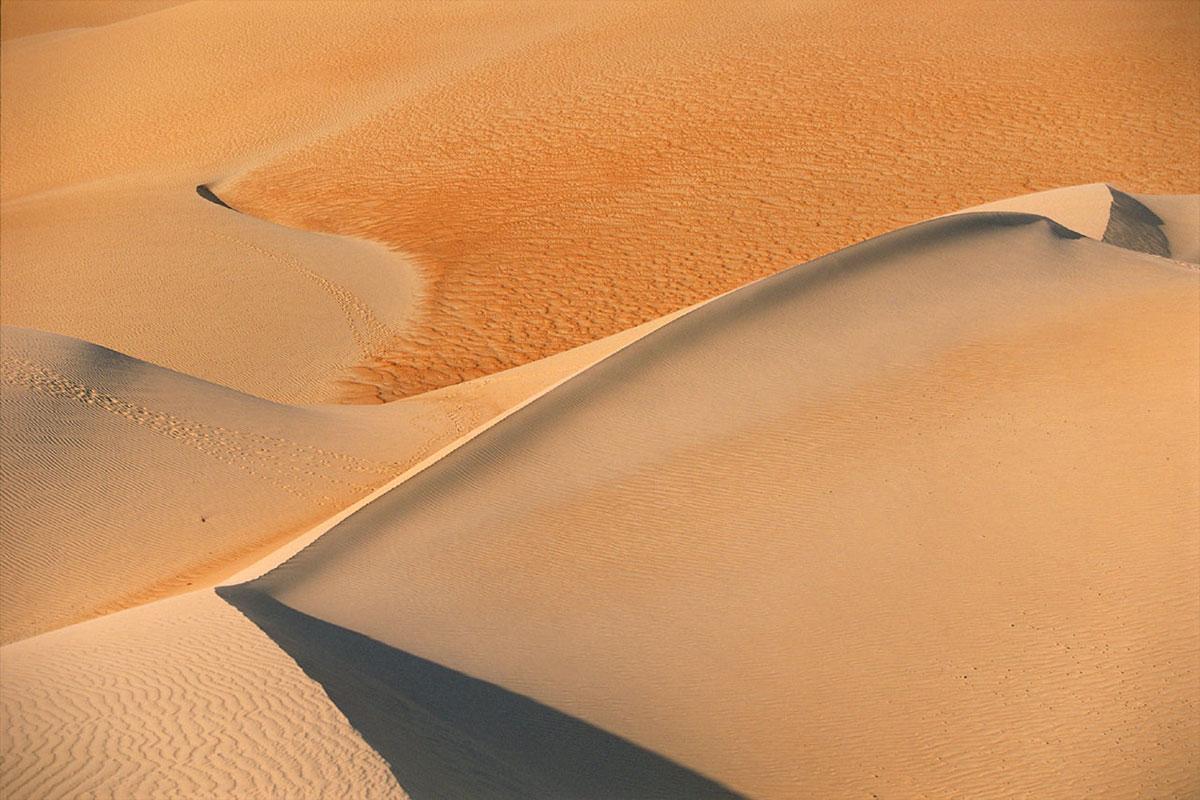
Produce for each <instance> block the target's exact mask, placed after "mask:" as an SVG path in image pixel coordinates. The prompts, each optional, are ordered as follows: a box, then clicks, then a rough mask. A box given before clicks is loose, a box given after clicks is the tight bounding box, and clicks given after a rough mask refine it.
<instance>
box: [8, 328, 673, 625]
mask: <svg viewBox="0 0 1200 800" xmlns="http://www.w3.org/2000/svg"><path fill="white" fill-rule="evenodd" d="M673 316H674V315H672V316H669V317H665V318H663V319H660V320H655V321H654V322H651V323H648V324H646V325H643V326H640V327H639V328H636V329H633V330H630V331H625V332H623V333H621V334H618V335H615V336H610V337H606V338H605V339H602V340H599V341H596V342H592V343H591V344H588V345H584V346H582V347H579V348H575V349H573V350H570V351H567V352H565V353H560V354H558V355H555V356H553V357H551V358H547V359H542V360H540V361H537V362H534V363H531V364H527V365H524V366H521V367H517V368H515V369H512V370H507V371H505V372H501V373H497V374H495V375H489V376H487V377H485V378H481V379H478V380H475V381H468V382H466V383H463V384H458V385H456V386H450V387H446V388H445V389H441V390H439V391H436V392H430V393H427V394H424V395H421V396H419V397H413V398H409V399H406V400H404V401H401V402H398V403H391V404H388V405H386V406H382V407H373V408H363V407H359V408H350V407H333V406H288V405H281V404H276V403H271V402H267V401H265V400H261V399H259V398H256V397H252V396H249V395H245V394H241V393H239V392H235V391H232V390H229V389H226V388H224V387H221V386H216V385H213V384H210V383H207V382H205V381H201V380H197V379H195V378H192V377H189V376H187V375H183V374H180V373H177V372H173V371H171V370H166V369H163V368H161V367H157V366H154V365H153V364H148V363H145V362H142V361H138V360H136V359H132V358H129V357H128V356H125V355H123V354H121V353H117V352H114V351H112V350H108V349H105V348H102V347H98V346H96V345H93V344H90V343H87V342H81V341H79V340H75V339H68V338H66V337H61V336H56V335H54V334H48V333H41V332H37V331H29V330H22V329H18V328H8V327H5V328H3V329H2V333H0V344H2V349H3V372H2V377H3V384H2V385H3V399H4V414H3V418H2V419H0V468H2V470H3V474H4V482H3V486H2V487H0V517H2V518H3V521H4V534H5V535H4V536H3V538H0V576H3V580H0V605H2V606H3V609H4V613H3V615H2V619H0V638H2V639H3V641H5V642H8V641H13V640H15V639H20V638H24V637H26V636H30V635H33V634H35V633H39V632H42V631H45V630H49V629H52V628H57V627H61V626H63V625H66V624H69V623H72V622H78V621H80V620H82V619H86V618H89V617H93V616H97V615H99V614H102V613H106V612H110V611H115V610H118V609H121V608H125V607H128V606H131V605H136V604H139V603H144V602H148V601H150V600H154V599H157V598H159V597H163V596H165V595H168V594H174V593H177V592H180V591H186V590H188V589H189V588H196V587H199V586H202V585H206V584H208V585H211V584H212V583H215V582H216V581H217V580H219V579H220V578H222V577H224V576H226V575H229V574H230V573H232V572H234V571H236V570H237V569H238V568H239V567H241V566H245V565H246V564H247V563H249V562H251V561H254V560H256V559H257V558H259V557H261V556H262V555H263V553H264V552H266V551H269V550H272V549H274V548H276V547H279V546H280V545H281V544H282V543H284V542H286V541H287V540H288V539H289V538H292V537H294V536H296V535H297V534H299V533H300V532H302V531H304V530H305V529H306V528H309V527H311V526H312V525H314V524H316V523H317V522H319V521H320V520H323V519H325V518H327V517H329V516H330V515H332V514H334V513H335V512H337V511H339V510H341V509H343V508H346V507H347V506H349V505H350V504H351V503H352V502H354V501H355V500H358V499H360V498H362V497H363V496H365V495H366V494H368V493H369V492H370V491H372V490H374V489H376V488H378V487H379V486H382V485H383V484H385V483H387V482H388V481H390V480H392V479H393V478H396V477H397V476H399V475H401V474H402V473H403V472H404V471H405V470H407V469H408V468H410V467H412V466H413V465H415V464H417V463H418V462H420V461H421V460H422V459H424V458H425V457H427V456H429V455H430V454H432V453H435V452H436V451H438V450H439V449H440V448H442V447H444V446H446V445H447V444H449V443H450V442H452V441H454V440H456V439H458V438H460V437H463V436H465V435H469V434H470V433H471V432H472V431H474V430H475V429H477V428H478V427H479V426H481V425H483V424H485V423H487V422H488V421H489V420H491V419H493V418H495V417H496V416H498V415H500V414H502V413H503V412H506V411H508V410H510V409H512V408H513V407H515V406H517V405H519V404H520V403H521V402H523V401H525V400H528V399H529V398H530V397H532V396H534V395H536V394H537V393H539V392H541V391H544V390H545V389H547V388H549V387H551V386H553V385H554V384H556V383H558V382H560V381H562V380H563V379H565V378H567V377H569V376H570V375H572V374H574V373H575V372H578V371H579V370H581V369H584V368H586V367H587V366H589V365H591V364H593V363H595V362H596V361H598V360H600V359H602V358H604V357H605V356H607V355H608V354H610V353H612V352H614V351H616V350H618V349H620V348H621V347H623V346H625V345H626V344H628V343H630V342H632V341H634V340H636V339H637V338H639V337H640V336H642V335H644V334H645V333H647V332H648V331H650V330H653V329H655V328H657V327H659V326H661V325H663V324H666V323H667V322H669V321H670V320H671V319H672V318H673ZM150 487H154V488H153V490H152V491H151V490H150Z"/></svg>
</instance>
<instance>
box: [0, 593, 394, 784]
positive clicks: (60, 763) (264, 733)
mask: <svg viewBox="0 0 1200 800" xmlns="http://www.w3.org/2000/svg"><path fill="white" fill-rule="evenodd" d="M0 668H2V670H3V672H2V674H3V681H2V682H0V719H3V723H4V724H3V726H0V758H2V759H3V763H4V769H3V770H0V796H3V797H4V798H5V800H67V798H71V799H72V800H73V799H74V798H81V797H88V798H92V797H94V798H102V797H103V798H120V799H121V800H126V799H127V798H128V799H129V800H159V798H163V799H164V800H165V799H166V798H193V797H194V798H214V799H216V798H238V800H250V799H252V798H295V799H296V800H309V799H311V800H317V799H318V798H334V797H345V798H351V797H353V798H362V800H385V799H386V800H404V799H405V798H406V795H405V793H404V791H403V790H402V789H401V788H400V787H399V786H398V785H397V784H396V781H395V779H394V778H393V777H392V774H391V772H390V771H389V770H388V767H387V764H386V763H385V762H384V761H383V760H382V759H381V758H380V757H379V755H378V754H377V753H376V752H375V751H374V750H373V749H372V748H371V747H370V746H368V745H367V744H366V743H365V742H364V741H363V740H362V738H361V737H360V736H359V735H358V734H357V733H356V732H355V730H354V729H353V728H352V727H351V726H350V725H349V724H348V722H347V721H346V718H345V717H344V716H343V715H342V714H341V713H339V712H338V710H337V708H336V707H335V706H334V705H333V704H332V703H330V702H329V699H328V697H327V696H326V695H325V693H324V692H323V691H322V690H321V687H320V686H318V685H316V684H315V683H313V682H312V681H311V680H310V679H309V678H308V677H307V676H306V675H305V674H304V673H303V672H302V671H301V670H300V669H299V668H298V667H297V666H296V663H295V662H294V661H293V660H292V659H291V658H289V657H288V656H287V655H286V654H285V653H284V652H283V651H282V650H280V649H279V648H278V647H277V646H276V645H275V644H274V643H273V642H271V640H270V639H268V638H267V637H266V636H264V635H263V633H262V632H261V631H260V630H259V629H258V628H256V627H255V626H254V625H252V624H251V623H250V622H249V621H248V620H246V619H245V618H244V617H243V616H242V615H241V614H239V613H238V612H237V611H235V610H234V609H232V608H230V607H229V606H228V605H227V604H226V603H225V602H224V601H222V600H221V599H219V598H218V597H216V596H215V595H214V594H213V593H212V592H211V591H206V592H195V593H191V594H188V595H185V596H182V597H174V598H171V599H168V600H163V601H162V602H158V603H153V604H151V605H147V606H142V607H141V608H135V609H131V610H128V611H123V612H120V613H117V614H111V615H109V616H106V617H103V618H101V619H96V620H91V621H89V622H85V623H81V624H79V625H73V626H71V627H69V628H65V629H63V630H59V631H52V632H50V633H47V634H44V635H42V636H36V637H34V638H32V639H26V640H25V641H22V642H17V643H16V644H10V645H6V646H5V647H4V648H3V649H0Z"/></svg>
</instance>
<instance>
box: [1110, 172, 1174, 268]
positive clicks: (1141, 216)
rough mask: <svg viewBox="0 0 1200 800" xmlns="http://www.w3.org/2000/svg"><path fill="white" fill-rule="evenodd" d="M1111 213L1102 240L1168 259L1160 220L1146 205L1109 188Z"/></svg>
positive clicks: (1168, 242) (1167, 242)
mask: <svg viewBox="0 0 1200 800" xmlns="http://www.w3.org/2000/svg"><path fill="white" fill-rule="evenodd" d="M1108 191H1109V192H1110V193H1111V194H1112V211H1111V212H1110V214H1109V217H1108V227H1106V228H1105V229H1104V236H1103V238H1102V239H1101V241H1104V242H1107V243H1109V244H1113V245H1116V246H1117V247H1124V248H1125V249H1127V250H1136V251H1138V252H1141V253H1150V254H1151V255H1156V256H1163V257H1164V258H1170V257H1171V242H1170V240H1169V239H1168V238H1167V234H1166V232H1164V231H1163V220H1162V218H1161V217H1159V216H1158V215H1157V214H1155V213H1154V212H1153V211H1151V210H1150V209H1149V208H1147V207H1146V205H1145V203H1143V202H1142V201H1140V200H1138V199H1137V198H1136V197H1134V196H1133V195H1130V194H1126V193H1125V192H1122V191H1121V190H1120V189H1118V188H1116V187H1115V186H1112V185H1111V184H1110V185H1109V187H1108Z"/></svg>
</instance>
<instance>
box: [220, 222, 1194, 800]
mask: <svg viewBox="0 0 1200 800" xmlns="http://www.w3.org/2000/svg"><path fill="white" fill-rule="evenodd" d="M1198 325H1200V274H1198V273H1197V271H1196V270H1195V269H1194V268H1193V267H1189V266H1185V265H1181V264H1179V263H1177V262H1174V261H1170V260H1167V259H1163V258H1159V257H1155V256H1150V255H1145V254H1141V253H1136V252H1132V251H1128V250H1123V249H1119V248H1116V247H1114V246H1111V245H1108V244H1103V243H1098V242H1095V241H1092V240H1089V239H1086V238H1076V237H1075V235H1074V234H1071V233H1070V232H1069V231H1067V230H1065V229H1063V228H1061V227H1058V226H1056V225H1054V224H1053V223H1050V222H1047V221H1045V220H1044V219H1041V218H1037V217H1030V216H1026V215H1011V214H976V215H964V216H959V217H953V218H948V219H942V220H935V221H931V222H928V223H924V224H921V225H918V226H914V227H912V228H909V229H905V230H903V231H899V232H897V233H894V234H890V235H888V236H885V237H881V238H879V239H876V240H872V241H870V242H866V243H864V244H861V245H858V246H855V247H853V248H849V249H847V250H845V251H842V252H840V253H837V254H834V255H832V256H829V257H826V258H823V259H820V260H818V261H815V262H813V263H811V264H809V265H806V266H803V267H798V268H796V269H793V270H790V271H788V272H786V273H783V274H781V275H778V276H775V277H772V278H769V279H766V280H763V281H760V282H758V283H756V284H754V285H752V286H749V287H746V288H744V289H742V290H739V291H737V292H734V293H732V294H730V295H728V296H726V297H724V298H721V299H718V300H716V301H713V302H712V303H709V304H707V305H706V306H704V307H702V308H700V309H698V310H696V311H693V312H692V313H691V314H688V315H686V316H684V317H682V318H681V319H679V320H677V321H675V322H674V323H672V324H670V325H668V326H666V327H664V328H663V329H661V330H659V331H657V332H655V333H653V334H651V335H648V336H646V337H644V338H642V339H641V340H639V341H638V342H636V343H635V344H633V345H631V346H629V347H627V348H626V349H624V350H622V351H621V352H619V353H617V354H615V355H614V356H612V357H610V358H608V359H606V360H605V361H603V362H601V363H599V364H598V365H597V366H595V367H593V368H591V369H589V370H587V371H586V372H584V373H583V374H581V375H579V376H577V377H576V378H574V379H572V380H570V381H569V382H567V383H566V384H564V385H562V386H560V387H559V388H558V389H556V390H554V391H552V392H550V393H549V394H547V395H545V396H544V397H542V398H541V399H539V400H536V401H534V402H533V403H532V404H530V405H528V406H526V407H525V408H524V409H522V410H520V411H517V412H516V413H514V414H512V415H511V416H509V417H507V418H506V419H504V420H502V421H501V422H499V423H498V424H496V425H495V426H493V427H492V428H490V429H488V430H486V431H484V432H482V433H480V434H479V435H478V436H476V437H474V438H473V439H471V440H470V441H468V442H467V443H465V444H464V445H462V446H461V447H460V448H458V449H457V450H455V451H453V452H452V453H450V454H449V455H447V456H445V457H443V458H441V459H440V460H438V461H436V462H435V463H433V464H432V465H431V466H429V467H428V468H426V469H425V470H423V471H422V472H420V473H419V474H417V475H415V476H414V477H412V478H410V479H408V480H406V481H405V482H403V483H401V484H400V485H399V486H397V487H396V488H395V489H392V490H391V491H390V492H388V493H387V494H386V495H384V496H382V497H380V498H379V499H377V500H375V501H374V502H372V503H369V504H368V505H366V506H365V507H364V508H363V509H361V510H360V511H358V512H357V513H355V514H353V515H352V516H350V517H349V518H348V519H346V520H345V521H343V522H342V523H340V524H339V525H337V526H336V527H334V528H333V529H332V530H331V531H330V532H329V533H327V534H325V535H324V536H322V537H321V538H319V539H317V540H316V542H315V543H313V544H312V545H310V546H309V547H308V548H306V549H305V550H304V551H302V552H301V553H300V554H299V555H298V556H296V557H295V558H293V559H291V560H290V561H288V562H286V563H285V564H284V565H282V566H281V567H279V568H277V569H276V570H274V571H272V572H270V573H268V574H267V575H265V576H264V577H262V578H260V579H258V580H256V581H254V582H252V583H250V584H247V585H245V586H242V587H237V588H233V589H228V590H221V591H222V592H226V596H227V597H228V598H229V599H230V600H231V602H233V603H235V604H236V605H237V606H238V607H239V608H241V609H242V610H243V611H244V612H246V613H247V614H248V615H249V616H250V617H251V618H252V619H254V621H255V622H257V623H258V624H259V625H260V626H262V627H263V628H264V629H265V630H267V632H268V633H270V634H271V635H272V637H273V638H275V639H276V641H278V642H279V643H280V644H281V645H282V646H284V647H285V649H288V651H289V652H290V653H291V654H292V655H293V657H295V658H297V659H298V660H299V661H300V663H301V665H302V666H303V667H304V669H305V670H306V671H307V672H308V673H309V674H310V675H313V676H315V677H317V678H318V679H319V680H321V681H322V683H323V684H324V685H325V688H326V690H327V691H328V692H329V693H330V696H331V697H332V698H333V699H334V700H335V702H338V703H339V705H340V707H342V708H343V710H344V711H345V712H346V713H347V715H348V716H349V718H350V721H351V723H352V724H354V725H355V726H356V727H357V728H358V729H359V730H360V732H362V733H363V735H364V737H365V738H366V739H367V741H368V742H369V743H370V744H371V745H372V746H373V747H375V749H376V750H378V751H380V752H381V753H383V754H385V758H388V759H389V763H391V764H392V766H393V768H394V769H395V768H396V761H397V760H398V759H401V758H402V756H403V754H404V753H405V752H406V749H405V748H407V747H410V746H412V745H411V738H412V737H410V736H408V728H410V727H411V722H410V721H406V720H404V719H399V718H394V717H393V716H389V715H395V714H396V713H397V712H396V710H395V705H394V703H397V702H400V701H399V700H398V699H396V698H404V697H407V696H408V694H407V693H408V692H410V691H411V687H410V686H409V685H407V684H404V683H401V684H400V685H389V683H388V680H389V679H388V678H386V677H383V678H380V676H378V675H372V674H371V669H372V665H377V664H380V663H383V664H389V663H393V661H394V662H395V663H398V664H399V663H404V662H405V660H406V659H409V658H411V657H412V656H409V655H406V654H408V653H411V654H413V655H415V656H419V657H421V658H425V659H430V660H431V661H433V662H436V663H437V664H440V665H442V666H443V667H446V668H450V669H453V670H460V671H462V672H464V673H466V674H468V675H471V676H474V677H476V678H480V679H483V680H485V681H489V682H491V683H493V684H496V685H498V686H500V687H503V688H504V689H507V690H510V691H513V692H518V693H520V694H523V695H528V696H529V697H531V698H533V699H535V700H538V701H540V702H542V703H545V704H547V705H549V706H551V707H553V708H556V709H558V710H560V711H562V712H565V713H567V714H570V715H573V716H575V717H578V718H580V719H582V720H584V721H586V722H589V723H592V724H593V725H596V726H598V727H600V728H602V729H605V730H607V731H610V732H612V733H615V734H617V735H619V736H623V737H626V738H628V739H630V740H632V741H633V742H635V743H637V744H639V745H642V746H644V747H646V748H649V749H650V750H652V751H654V752H657V753H659V754H661V755H663V756H665V757H667V758H669V759H671V760H673V761H675V762H677V763H678V764H681V765H683V766H685V767H688V768H691V769H693V770H696V771H697V772H699V773H701V774H703V775H707V776H709V777H710V778H713V779H715V780H717V781H720V782H721V783H723V784H725V785H727V786H729V787H730V788H732V789H733V790H735V791H739V792H744V793H745V794H747V795H749V796H753V797H759V798H769V797H797V796H805V797H847V796H869V795H870V794H872V793H873V794H876V795H879V796H885V797H886V796H897V795H898V796H920V795H923V794H924V795H930V796H971V797H999V796H1011V795H1014V794H1016V795H1022V794H1029V795H1037V796H1047V797H1080V796H1089V797H1095V796H1104V797H1135V796H1173V797H1179V796H1187V795H1190V794H1194V793H1195V792H1197V791H1200V784H1198V783H1197V770H1196V764H1197V759H1198V758H1200V752H1198V750H1197V743H1198V742H1200V715H1198V714H1197V713H1196V711H1197V705H1198V703H1200V697H1198V696H1197V686H1198V685H1200V683H1198V681H1200V630H1198V629H1197V626H1196V624H1195V622H1196V619H1197V613H1198V612H1200V609H1198V608H1197V599H1196V594H1195V587H1196V585H1197V581H1200V518H1198V515H1200V507H1198V506H1197V502H1196V500H1197V492H1198V490H1200V462H1198V459H1200V448H1197V442H1198V441H1200V397H1198V391H1200V341H1198V340H1197V337H1196V336H1195V331H1196V330H1197V326H1198ZM280 604H282V605H280ZM306 615H308V616H306ZM335 626H337V627H335ZM363 637H369V639H365V638H363ZM395 680H396V681H403V680H404V679H403V678H402V677H400V673H397V677H396V678H395ZM364 693H367V694H366V695H364ZM365 696H369V697H370V698H371V702H370V703H364V702H363V701H362V698H363V697H365ZM480 707H481V708H484V709H487V708H489V707H488V706H487V705H485V704H481V706H480ZM447 713H450V712H447ZM481 713H487V711H484V712H481ZM402 716H403V715H402V714H401V717H402ZM489 719H490V720H492V721H491V722H488V723H486V724H493V723H494V724H500V725H501V727H502V723H496V722H495V720H494V719H492V718H491V717H489ZM389 720H390V723H389ZM522 721H524V722H526V723H529V724H526V725H525V726H524V727H522V726H521V723H522ZM443 724H451V725H455V724H457V725H459V726H465V727H463V730H473V728H472V727H471V726H472V723H471V721H470V719H469V717H468V718H466V719H465V721H464V720H463V719H455V718H453V717H448V718H447V719H446V720H443ZM478 724H479V725H480V726H484V725H485V723H484V721H483V720H480V721H479V723H478ZM512 724H513V726H514V727H513V728H512V729H511V730H510V731H509V735H510V737H511V738H512V740H513V741H516V742H529V741H536V731H537V730H538V728H537V725H536V723H530V722H529V720H522V718H521V717H520V716H515V717H513V719H512ZM439 729H440V728H439ZM528 737H535V738H533V739H530V738H528ZM501 738H502V737H501ZM529 749H530V751H531V752H534V751H536V748H534V747H532V746H530V748H529ZM463 769H468V768H467V767H465V766H464V768H463ZM470 769H472V770H477V771H478V772H479V774H478V775H477V774H476V772H470V773H468V774H469V775H476V777H475V780H478V781H481V782H486V780H487V778H488V769H489V767H488V764H487V763H482V762H480V763H476V762H472V766H471V767H470ZM417 777H419V778H420V779H421V780H422V781H430V780H435V781H436V780H437V779H439V778H440V779H442V780H446V781H454V780H458V781H461V780H463V777H462V774H457V773H456V774H453V775H450V776H449V777H447V775H441V776H436V775H435V776H433V777H431V776H430V775H428V774H419V775H417ZM537 777H538V776H537V774H534V773H531V775H530V780H531V781H533V780H535V779H536V778H537ZM399 780H400V783H401V785H407V784H406V783H405V778H404V775H403V774H400V775H399ZM408 790H409V791H410V792H411V791H413V788H412V787H411V786H410V787H409V789H408ZM513 794H515V795H517V796H519V795H520V792H519V791H514V792H513ZM526 794H533V795H536V794H537V792H536V791H533V790H529V791H527V792H526Z"/></svg>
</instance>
